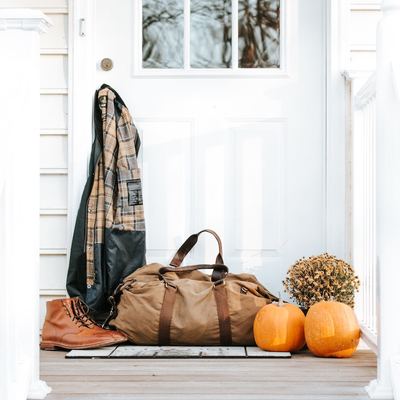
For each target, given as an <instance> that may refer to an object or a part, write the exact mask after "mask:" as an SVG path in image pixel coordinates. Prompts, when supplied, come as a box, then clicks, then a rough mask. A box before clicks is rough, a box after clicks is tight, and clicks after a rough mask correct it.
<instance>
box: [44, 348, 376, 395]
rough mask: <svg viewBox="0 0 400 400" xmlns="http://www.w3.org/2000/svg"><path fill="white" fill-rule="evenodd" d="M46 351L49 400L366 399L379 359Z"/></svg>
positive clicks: (363, 354)
mask: <svg viewBox="0 0 400 400" xmlns="http://www.w3.org/2000/svg"><path fill="white" fill-rule="evenodd" d="M64 357H65V352H62V351H59V352H41V375H42V379H44V380H45V381H46V382H47V383H48V384H49V385H50V386H51V387H52V388H53V392H52V393H51V394H50V395H49V396H48V397H47V399H48V400H61V399H62V400H89V399H99V400H101V399H103V400H111V399H112V400H127V399H129V400H131V399H133V398H134V399H143V400H161V399H162V400H172V399H173V400H178V399H185V400H187V399H188V398H189V396H190V399H191V400H269V399H274V400H305V399H307V400H325V399H331V400H339V399H342V400H347V399H363V400H367V399H368V396H367V395H366V393H365V390H364V387H365V385H367V384H368V382H369V381H370V380H371V379H374V378H375V376H376V357H375V355H374V354H373V353H372V352H369V351H359V352H357V353H356V354H355V356H354V357H353V358H351V359H343V360H338V359H322V358H316V357H313V356H312V355H310V354H309V353H300V354H294V355H293V356H292V358H291V359H258V358H252V359H249V358H247V359H240V358H238V359H162V358H160V359H93V360H92V359H65V358H64Z"/></svg>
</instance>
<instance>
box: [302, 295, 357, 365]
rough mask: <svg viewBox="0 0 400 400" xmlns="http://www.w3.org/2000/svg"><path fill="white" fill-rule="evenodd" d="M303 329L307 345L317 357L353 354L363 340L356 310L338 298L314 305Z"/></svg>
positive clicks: (348, 355)
mask: <svg viewBox="0 0 400 400" xmlns="http://www.w3.org/2000/svg"><path fill="white" fill-rule="evenodd" d="M304 330H305V336H306V342H307V346H308V348H309V349H310V351H311V352H312V353H313V354H314V355H316V356H318V357H339V358H345V357H351V356H352V355H353V353H354V352H355V351H356V349H357V346H358V342H359V340H360V327H359V325H358V322H357V318H356V316H355V314H354V311H353V309H352V308H351V307H349V306H348V305H347V304H344V303H339V302H337V301H321V302H320V303H316V304H314V305H313V306H311V308H310V309H309V310H308V313H307V316H306V321H305V324H304Z"/></svg>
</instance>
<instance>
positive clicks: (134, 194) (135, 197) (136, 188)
mask: <svg viewBox="0 0 400 400" xmlns="http://www.w3.org/2000/svg"><path fill="white" fill-rule="evenodd" d="M127 184H128V204H129V205H130V206H139V205H143V196H142V186H141V183H140V179H134V180H132V181H129V182H127Z"/></svg>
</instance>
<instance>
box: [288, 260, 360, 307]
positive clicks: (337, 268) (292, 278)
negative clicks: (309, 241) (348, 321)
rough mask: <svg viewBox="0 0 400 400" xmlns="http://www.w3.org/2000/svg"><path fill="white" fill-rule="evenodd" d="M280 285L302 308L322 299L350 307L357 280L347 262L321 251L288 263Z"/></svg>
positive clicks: (352, 304)
mask: <svg viewBox="0 0 400 400" xmlns="http://www.w3.org/2000/svg"><path fill="white" fill-rule="evenodd" d="M283 286H284V288H285V292H287V293H289V294H290V297H291V298H292V299H294V300H295V301H296V302H297V303H298V304H299V305H300V307H303V308H305V309H308V308H310V307H311V306H312V305H313V304H314V303H318V302H319V301H322V300H326V301H327V300H335V301H340V302H342V303H345V304H348V305H349V306H350V307H354V295H355V292H356V291H358V289H359V287H360V281H359V279H358V277H357V276H356V275H355V273H354V270H353V268H352V267H351V266H350V265H349V264H347V263H346V262H345V261H343V260H339V259H337V258H336V257H334V256H331V255H329V254H327V253H324V254H321V255H319V256H312V257H309V258H302V259H300V260H298V261H297V262H296V263H295V264H294V265H293V266H292V267H290V269H289V271H288V273H287V276H286V279H285V280H284V281H283Z"/></svg>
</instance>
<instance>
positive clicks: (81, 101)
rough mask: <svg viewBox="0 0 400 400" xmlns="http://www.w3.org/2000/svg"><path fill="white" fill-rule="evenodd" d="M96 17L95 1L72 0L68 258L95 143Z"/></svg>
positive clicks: (70, 14) (70, 5)
mask: <svg viewBox="0 0 400 400" xmlns="http://www.w3.org/2000/svg"><path fill="white" fill-rule="evenodd" d="M94 16H95V0H71V1H70V2H69V21H68V30H69V53H68V88H69V96H68V222H67V225H68V228H67V229H68V233H67V235H68V236H67V248H68V250H67V255H68V259H69V252H70V248H71V240H72V235H73V230H74V227H75V219H76V214H77V212H78V208H79V203H80V199H81V195H82V190H83V187H84V185H85V183H86V179H87V173H88V165H89V157H90V149H91V144H92V135H91V134H90V132H92V131H93V127H92V113H93V94H94V91H95V89H96V85H95V79H94V78H95V72H96V61H95V57H94V51H95V32H94V26H93V25H92V24H93V21H94Z"/></svg>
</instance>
